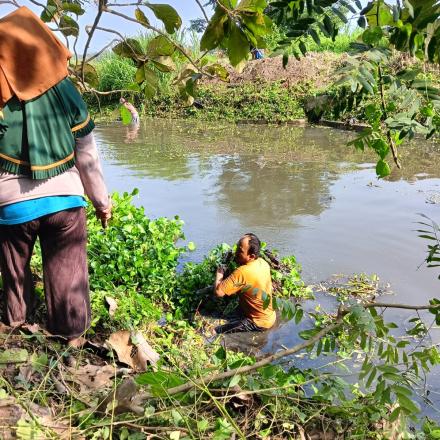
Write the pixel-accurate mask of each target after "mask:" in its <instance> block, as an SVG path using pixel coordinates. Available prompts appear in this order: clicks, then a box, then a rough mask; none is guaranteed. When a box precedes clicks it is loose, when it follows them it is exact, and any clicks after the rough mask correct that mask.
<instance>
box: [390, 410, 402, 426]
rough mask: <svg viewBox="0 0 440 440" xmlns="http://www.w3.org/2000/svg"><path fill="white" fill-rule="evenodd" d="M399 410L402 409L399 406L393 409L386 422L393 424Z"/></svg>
mask: <svg viewBox="0 0 440 440" xmlns="http://www.w3.org/2000/svg"><path fill="white" fill-rule="evenodd" d="M401 410H402V408H401V407H400V406H398V407H397V408H394V409H393V411H392V412H391V414H390V417H389V418H388V420H389V421H390V422H391V423H393V422H395V421H396V420H397V419H398V417H399V415H400V411H401Z"/></svg>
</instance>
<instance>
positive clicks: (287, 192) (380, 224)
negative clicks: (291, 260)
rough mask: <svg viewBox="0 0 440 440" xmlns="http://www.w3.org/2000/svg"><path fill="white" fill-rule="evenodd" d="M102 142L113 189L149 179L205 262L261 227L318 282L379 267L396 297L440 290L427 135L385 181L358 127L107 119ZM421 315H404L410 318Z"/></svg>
mask: <svg viewBox="0 0 440 440" xmlns="http://www.w3.org/2000/svg"><path fill="white" fill-rule="evenodd" d="M96 132H97V140H98V145H99V149H100V152H101V156H102V158H103V161H104V172H105V175H106V179H107V182H108V186H109V187H110V189H111V190H118V191H130V190H131V189H132V188H134V187H137V188H139V190H140V194H139V196H138V199H137V201H136V202H137V203H138V204H139V205H143V206H144V207H145V208H146V212H147V214H148V215H149V216H151V217H157V216H174V215H176V214H177V215H179V216H180V217H181V218H182V219H183V220H184V221H185V228H184V231H185V234H186V237H187V239H188V240H192V241H194V242H195V243H196V245H197V250H196V252H195V253H193V254H191V255H190V258H191V259H193V260H198V259H200V258H201V257H202V256H203V255H204V254H206V253H207V252H208V251H209V250H210V249H211V248H212V247H213V246H214V245H216V244H218V243H219V242H222V241H225V242H229V243H232V242H234V241H235V240H236V239H237V238H238V237H239V236H240V235H241V234H242V233H244V232H255V233H256V234H258V235H259V236H260V238H261V239H263V240H264V241H267V242H268V244H269V246H270V247H271V248H276V249H278V250H279V251H280V253H281V254H295V255H296V257H297V259H298V261H299V262H300V263H301V264H302V267H303V276H304V278H305V280H306V281H308V282H312V283H313V282H319V281H321V280H325V279H327V278H328V277H330V276H331V275H332V274H335V273H344V274H352V273H359V272H365V273H367V274H373V273H374V274H377V275H379V277H380V279H381V280H382V282H384V283H390V285H391V289H392V291H393V292H394V295H393V296H391V297H387V298H386V300H387V301H395V302H402V303H408V304H424V303H426V302H427V300H428V299H429V298H432V297H434V296H436V297H440V281H439V280H438V279H437V276H438V274H439V272H440V270H436V269H426V268H425V267H424V266H423V265H422V266H421V267H420V268H419V266H420V264H421V263H422V262H423V259H424V257H425V253H426V245H427V243H426V241H423V240H422V239H419V238H418V237H417V233H416V232H414V229H416V228H417V227H416V226H417V225H416V224H415V222H417V221H419V220H421V217H420V216H419V215H418V213H423V214H425V215H427V216H429V217H431V218H432V219H434V220H437V221H439V220H440V204H435V203H432V202H436V201H438V200H440V196H439V194H440V151H439V148H438V147H436V146H435V145H432V144H428V143H423V142H415V143H414V144H413V145H412V146H411V147H408V148H405V150H404V151H403V152H402V163H403V170H402V171H398V170H395V171H394V172H393V174H392V175H391V177H390V178H389V179H388V180H377V179H376V176H375V172H374V159H375V158H374V157H372V156H370V155H368V154H366V153H362V152H357V151H355V150H354V149H353V148H352V147H347V146H346V142H347V141H348V140H349V138H350V137H351V136H353V135H352V134H350V133H348V132H341V131H335V130H332V129H328V128H313V127H310V128H298V127H273V126H264V125H263V126H250V125H244V126H238V127H237V126H233V125H226V124H223V123H218V124H209V125H206V124H200V123H197V124H195V123H189V122H187V121H179V122H176V121H164V120H149V121H143V122H142V124H141V127H140V129H139V131H138V132H133V131H130V129H128V128H127V127H123V126H121V125H107V126H104V125H101V126H99V127H98V128H97V130H96ZM408 317H409V314H406V313H405V312H403V313H399V314H398V315H396V318H397V319H398V320H399V321H400V323H402V324H403V325H405V322H406V320H407V319H408ZM292 326H293V324H288V325H284V326H282V327H281V328H280V329H278V330H276V331H274V332H272V333H270V334H269V335H268V336H267V339H266V341H264V342H266V350H271V351H272V350H276V349H277V348H279V347H281V346H283V345H284V346H291V345H293V344H294V343H295V342H296V340H297V339H296V334H297V330H296V329H293V328H292Z"/></svg>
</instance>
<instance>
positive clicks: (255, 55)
mask: <svg viewBox="0 0 440 440" xmlns="http://www.w3.org/2000/svg"><path fill="white" fill-rule="evenodd" d="M251 54H252V59H253V60H262V59H263V58H264V53H263V50H262V49H257V48H256V47H254V48H253V49H252V50H251Z"/></svg>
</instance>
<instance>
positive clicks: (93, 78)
mask: <svg viewBox="0 0 440 440" xmlns="http://www.w3.org/2000/svg"><path fill="white" fill-rule="evenodd" d="M76 72H77V74H78V75H79V76H81V75H82V69H81V67H80V68H79V69H78V70H77V71H76ZM84 81H85V82H86V83H87V84H88V85H89V86H91V87H95V88H96V87H98V85H99V76H98V72H97V71H96V69H95V67H94V66H93V65H92V64H90V63H87V64H85V65H84Z"/></svg>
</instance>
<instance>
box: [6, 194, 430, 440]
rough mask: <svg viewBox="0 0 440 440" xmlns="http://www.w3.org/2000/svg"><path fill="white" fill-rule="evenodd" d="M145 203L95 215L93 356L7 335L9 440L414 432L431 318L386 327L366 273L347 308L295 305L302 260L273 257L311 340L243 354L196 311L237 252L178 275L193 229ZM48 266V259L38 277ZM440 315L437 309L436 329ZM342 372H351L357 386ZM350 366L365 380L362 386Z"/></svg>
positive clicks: (32, 335)
mask: <svg viewBox="0 0 440 440" xmlns="http://www.w3.org/2000/svg"><path fill="white" fill-rule="evenodd" d="M134 195H135V192H134V193H132V194H124V195H114V201H115V218H114V220H113V223H112V224H111V226H110V227H109V229H108V230H106V231H102V230H101V229H100V228H99V225H98V223H97V221H96V219H94V217H93V215H92V213H91V212H90V213H89V260H90V279H91V287H92V305H93V316H94V320H93V325H92V329H91V333H92V334H91V335H90V342H89V343H88V344H87V345H86V346H85V347H84V348H83V349H81V350H74V351H72V349H68V348H66V347H65V346H64V345H62V344H61V343H60V342H59V341H57V340H54V339H53V338H52V337H50V335H48V334H47V333H46V332H45V331H44V326H43V324H42V323H41V322H39V323H36V324H33V325H28V326H26V327H24V328H22V329H15V330H13V329H11V328H8V327H6V326H2V327H1V328H0V340H1V347H2V348H1V350H0V371H1V377H0V419H1V421H2V423H1V424H0V425H1V426H0V437H1V438H4V439H8V438H21V439H30V438H33V439H36V438H40V439H47V438H57V439H58V438H78V439H79V438H90V439H132V440H134V439H147V438H164V439H189V438H212V439H229V438H237V437H238V438H243V439H244V438H267V439H269V438H271V439H277V438H293V439H294V438H301V439H303V438H309V439H322V438H332V439H337V438H340V439H350V438H353V439H354V438H387V439H389V438H397V436H398V435H407V436H411V435H412V433H411V431H410V430H408V429H407V425H408V420H409V418H411V417H416V416H417V414H418V410H419V408H418V405H417V404H416V403H414V401H413V399H412V396H413V391H414V389H416V390H417V386H416V385H417V383H418V378H419V376H421V375H423V374H425V373H426V372H427V371H428V370H429V369H430V366H431V365H435V364H437V363H438V362H439V356H438V352H437V349H436V348H435V347H433V346H430V345H429V344H428V342H427V339H428V338H426V336H427V334H428V331H429V330H428V327H429V326H428V327H427V326H425V325H424V323H423V321H422V320H421V319H420V318H419V317H416V318H414V320H412V321H411V322H412V325H411V326H410V328H409V329H407V330H406V331H404V332H400V330H398V329H397V328H396V327H397V326H396V325H395V324H393V323H389V322H386V321H385V318H384V316H383V314H382V313H378V312H376V309H378V311H381V310H383V308H384V307H389V305H386V304H385V305H380V304H375V303H371V302H369V298H371V297H373V295H374V288H376V287H377V282H376V280H373V282H372V284H371V286H373V287H370V288H369V287H368V280H366V279H365V278H363V279H362V280H361V281H362V282H359V281H356V282H355V283H351V284H350V285H349V289H350V290H349V294H348V291H347V289H342V288H338V289H337V290H334V294H335V295H336V298H337V301H338V302H339V309H338V311H337V312H336V313H334V314H333V313H325V312H322V311H320V310H319V309H317V310H314V311H313V312H309V313H306V312H305V311H304V310H303V308H302V306H301V303H300V302H292V301H290V300H289V297H291V296H296V297H305V296H310V293H311V292H310V289H308V288H307V287H306V286H305V285H304V283H303V282H302V280H301V278H300V276H299V268H298V265H297V264H296V262H295V260H294V258H293V257H288V258H285V259H278V257H276V256H274V255H272V254H271V253H270V252H268V251H267V249H265V250H264V252H263V256H264V257H265V258H268V259H269V260H270V262H271V266H272V271H273V272H272V275H273V278H274V283H275V287H276V289H275V294H274V298H275V304H274V305H276V307H277V308H278V310H280V312H281V313H282V314H283V315H284V316H285V317H286V318H293V319H294V320H295V322H296V323H297V324H300V323H301V329H302V331H301V332H300V336H301V338H302V341H301V342H299V343H298V344H296V345H294V346H293V347H290V348H283V349H282V350H279V351H277V352H276V353H273V354H268V355H264V356H263V355H259V356H257V357H254V356H249V355H246V354H243V353H240V352H239V353H234V352H232V351H230V350H228V349H227V347H225V346H224V344H222V341H221V340H220V339H216V340H214V341H211V342H210V343H207V341H206V337H205V336H204V334H203V330H204V328H203V325H200V323H201V319H200V317H199V316H198V315H195V316H193V315H194V311H195V309H196V308H197V307H198V306H199V303H200V301H201V300H205V301H206V298H201V297H200V296H197V295H198V294H197V293H196V292H197V291H198V290H199V289H201V288H203V287H207V286H209V285H211V284H212V282H213V277H214V273H215V268H216V267H217V265H218V264H222V263H223V264H228V265H230V266H231V269H232V261H231V255H232V254H231V248H230V247H229V246H227V245H220V246H218V247H217V248H215V249H214V250H213V251H212V252H211V253H210V254H209V255H208V256H207V257H206V258H205V259H204V260H203V261H202V262H201V263H199V264H195V263H187V264H186V265H185V266H184V268H183V270H182V271H181V272H180V273H179V272H178V271H177V267H178V261H179V257H181V256H182V254H183V252H185V251H187V250H188V249H193V246H194V245H193V244H192V243H190V244H188V245H187V246H186V247H184V246H183V245H180V244H179V243H180V240H181V239H183V235H182V228H181V227H182V222H181V221H180V220H179V219H178V218H175V219H172V220H168V219H157V220H150V219H148V218H146V217H145V214H144V211H143V209H142V208H136V207H135V206H134V205H133V203H132V199H133V196H134ZM40 263H41V261H40V260H39V258H38V256H37V257H36V258H35V259H34V261H33V269H34V271H35V273H36V277H37V278H36V279H37V281H38V276H39V275H41V265H40ZM356 286H359V289H360V290H362V292H360V294H359V295H356V291H355V290H356V289H357V287H356ZM38 287H39V289H37V290H39V291H41V286H38ZM366 291H367V292H368V298H367V297H366V296H365V292H366ZM209 301H210V300H209V299H208V302H209ZM227 306H228V304H223V305H222V304H220V305H219V306H218V307H227ZM438 310H439V306H438V305H437V303H436V302H435V301H434V302H433V303H432V304H431V306H430V310H429V311H430V312H431V314H432V315H433V319H434V320H436V319H439V318H438V313H437V312H438ZM39 316H40V314H38V315H37V318H38V317H39ZM189 316H192V317H193V321H192V325H190V324H189V321H188V319H187V317H189ZM159 318H160V319H159ZM398 331H399V334H398V335H397V332H398ZM397 336H398V337H397ZM304 353H307V356H308V357H309V358H311V359H315V360H316V365H318V366H317V367H316V368H313V369H310V368H307V369H306V368H303V369H300V368H298V363H299V362H300V361H299V360H298V358H297V357H296V356H302V355H304ZM351 359H356V366H355V365H353V363H352V362H351ZM335 365H340V366H343V367H344V374H348V375H349V382H346V381H345V380H344V374H342V375H341V373H340V372H339V371H338V370H336V367H335ZM347 365H348V366H347ZM347 368H350V369H352V370H353V371H354V374H355V375H358V376H359V378H358V379H357V380H353V377H354V376H353V371H348V370H347ZM353 414H355V415H356V417H355V418H354V417H353ZM436 429H437V428H436V426H435V424H433V423H429V424H426V425H425V431H426V434H423V435H424V436H425V438H435V437H434V436H433V435H435V434H432V436H431V437H429V436H430V435H431V433H435V430H436ZM405 433H406V434H405ZM324 435H325V437H324ZM408 438H410V437H408ZM417 438H423V437H417Z"/></svg>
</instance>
